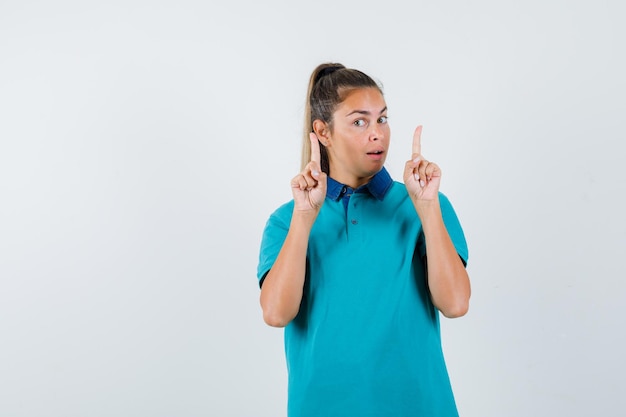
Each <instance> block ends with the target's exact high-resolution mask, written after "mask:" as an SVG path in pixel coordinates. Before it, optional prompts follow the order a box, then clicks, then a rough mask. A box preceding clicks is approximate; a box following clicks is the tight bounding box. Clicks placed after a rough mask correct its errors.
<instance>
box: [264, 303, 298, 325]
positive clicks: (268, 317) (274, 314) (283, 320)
mask: <svg viewBox="0 0 626 417" xmlns="http://www.w3.org/2000/svg"><path fill="white" fill-rule="evenodd" d="M295 316H296V315H295V314H291V313H289V312H286V311H281V310H280V309H276V308H271V307H263V321H265V324H267V325H268V326H271V327H286V326H287V325H288V324H289V323H290V322H291V320H293V319H294V317H295Z"/></svg>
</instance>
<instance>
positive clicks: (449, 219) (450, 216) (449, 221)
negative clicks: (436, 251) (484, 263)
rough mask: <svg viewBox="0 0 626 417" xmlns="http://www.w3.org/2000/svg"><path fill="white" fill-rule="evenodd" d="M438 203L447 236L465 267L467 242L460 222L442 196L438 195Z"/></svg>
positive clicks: (467, 256) (446, 198) (467, 254)
mask: <svg viewBox="0 0 626 417" xmlns="http://www.w3.org/2000/svg"><path fill="white" fill-rule="evenodd" d="M439 202H440V205H441V215H442V217H443V223H444V224H445V226H446V230H447V231H448V235H450V239H451V240H452V244H453V245H454V247H455V248H456V252H457V253H458V254H459V256H460V257H461V259H462V260H463V264H464V265H467V261H468V259H469V251H468V249H467V241H466V240H465V234H464V233H463V228H462V227H461V222H459V218H458V217H457V215H456V212H455V211H454V208H453V207H452V204H451V203H450V200H448V197H446V196H445V195H444V194H442V193H439Z"/></svg>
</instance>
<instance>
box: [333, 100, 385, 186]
mask: <svg viewBox="0 0 626 417" xmlns="http://www.w3.org/2000/svg"><path fill="white" fill-rule="evenodd" d="M390 133H391V132H390V129H389V125H388V124H387V104H386V103H385V99H384V98H383V95H382V94H381V93H380V91H378V89H376V88H360V89H356V90H353V91H351V92H350V93H349V94H348V96H347V97H346V98H345V100H344V101H343V102H342V103H341V104H340V105H339V106H337V109H336V110H335V112H334V113H333V123H332V129H330V130H328V131H327V132H326V135H325V137H324V138H323V140H324V142H326V144H325V146H326V150H327V151H328V159H329V164H330V175H331V176H332V177H333V178H334V179H335V180H337V181H339V182H341V183H343V184H347V185H349V186H351V187H353V188H356V187H358V186H361V185H363V184H366V183H367V182H368V181H369V180H370V179H371V178H372V177H373V176H374V175H375V174H376V173H377V172H378V171H380V170H381V169H382V167H383V164H384V163H385V159H386V158H387V151H388V149H389V139H390Z"/></svg>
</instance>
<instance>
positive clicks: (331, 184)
mask: <svg viewBox="0 0 626 417" xmlns="http://www.w3.org/2000/svg"><path fill="white" fill-rule="evenodd" d="M392 184H393V179H391V176H390V175H389V173H388V172H387V170H386V169H385V168H384V167H383V169H381V170H380V171H378V173H376V175H374V176H373V177H372V179H371V180H370V181H369V182H368V183H367V184H365V185H362V186H360V187H359V188H357V189H356V190H352V188H351V187H349V186H347V185H344V184H342V183H340V182H338V181H336V180H334V179H333V178H331V177H328V182H327V187H326V197H328V198H330V199H332V200H335V201H338V200H339V199H340V198H341V197H343V196H344V194H346V191H347V190H348V191H352V192H354V193H365V192H369V193H370V194H371V195H373V196H374V197H376V198H377V199H378V200H381V201H382V199H383V198H385V195H386V194H387V191H389V189H390V188H391V185H392ZM352 192H350V193H349V194H352Z"/></svg>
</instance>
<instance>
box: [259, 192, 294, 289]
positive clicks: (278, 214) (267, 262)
mask: <svg viewBox="0 0 626 417" xmlns="http://www.w3.org/2000/svg"><path fill="white" fill-rule="evenodd" d="M292 207H293V203H287V204H285V205H283V206H281V207H280V208H279V209H278V210H276V211H275V212H274V213H272V215H271V216H270V217H269V219H268V220H267V223H266V224H265V229H264V230H263V237H262V239H261V249H260V252H259V264H258V267H257V278H258V280H259V287H260V286H261V285H263V279H264V278H265V276H266V275H267V273H268V272H269V270H270V269H271V268H272V266H273V265H274V262H275V261H276V258H277V257H278V253H279V252H280V250H281V248H282V247H283V243H284V242H285V239H286V237H287V232H288V231H289V224H290V223H291V213H292V210H293V209H292Z"/></svg>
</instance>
